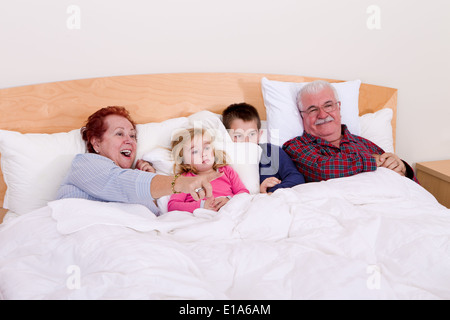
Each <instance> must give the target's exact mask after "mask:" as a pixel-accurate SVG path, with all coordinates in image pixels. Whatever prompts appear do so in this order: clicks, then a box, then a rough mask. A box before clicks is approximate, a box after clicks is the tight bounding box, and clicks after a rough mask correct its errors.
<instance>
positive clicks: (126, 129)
mask: <svg viewBox="0 0 450 320" xmlns="http://www.w3.org/2000/svg"><path fill="white" fill-rule="evenodd" d="M81 133H82V137H83V139H84V140H85V142H86V146H87V150H88V153H85V154H79V155H77V156H76V157H75V159H74V160H73V162H72V166H71V169H70V171H69V173H68V175H67V177H66V178H65V180H64V181H63V183H62V185H61V187H60V188H59V190H58V195H57V199H64V198H81V199H88V200H97V201H104V202H122V203H134V204H142V205H144V206H146V207H148V208H149V209H150V210H151V211H152V212H153V213H155V214H156V215H159V213H160V211H159V209H158V208H157V206H156V205H155V203H154V200H155V199H158V198H160V197H162V196H165V195H170V194H172V193H181V192H182V193H189V194H191V195H192V197H193V198H194V199H196V200H199V199H203V198H205V197H211V196H212V188H211V184H210V183H209V181H211V180H213V179H215V178H217V177H216V176H211V177H201V176H197V177H183V176H178V175H177V176H163V175H157V174H155V173H154V172H152V171H154V170H152V168H151V166H149V165H148V163H146V162H145V161H137V162H136V169H132V167H133V164H134V162H135V160H136V145H137V136H136V134H137V132H136V124H135V123H134V121H133V120H132V119H131V117H130V115H129V113H128V111H127V110H126V109H125V108H123V107H107V108H103V109H100V110H98V111H97V112H95V113H94V114H92V115H91V116H90V117H89V118H88V121H87V123H86V126H85V127H83V128H82V129H81Z"/></svg>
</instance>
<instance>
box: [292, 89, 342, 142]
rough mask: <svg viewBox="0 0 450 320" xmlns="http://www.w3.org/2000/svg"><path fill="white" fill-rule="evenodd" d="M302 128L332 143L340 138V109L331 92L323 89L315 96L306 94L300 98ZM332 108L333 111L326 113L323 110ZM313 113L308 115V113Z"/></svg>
mask: <svg viewBox="0 0 450 320" xmlns="http://www.w3.org/2000/svg"><path fill="white" fill-rule="evenodd" d="M302 104H303V110H300V111H306V112H302V113H301V114H302V117H303V127H304V130H305V131H306V132H307V133H309V134H311V135H313V136H315V137H319V138H322V139H325V140H327V141H333V140H336V139H338V138H339V137H340V136H341V108H340V105H339V104H338V102H337V101H336V98H335V96H334V94H333V91H332V90H331V89H329V88H325V89H324V90H322V91H320V92H319V93H317V94H306V95H304V96H303V97H302ZM330 106H334V107H335V110H333V111H329V112H326V111H325V110H324V107H325V109H327V108H329V107H330ZM311 110H315V112H312V113H308V111H311Z"/></svg>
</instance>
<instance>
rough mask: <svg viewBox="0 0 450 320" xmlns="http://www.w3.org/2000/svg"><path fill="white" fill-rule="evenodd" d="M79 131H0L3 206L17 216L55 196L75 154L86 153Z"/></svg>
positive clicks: (43, 204) (38, 206)
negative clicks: (34, 132) (35, 132)
mask: <svg viewBox="0 0 450 320" xmlns="http://www.w3.org/2000/svg"><path fill="white" fill-rule="evenodd" d="M85 152H86V146H85V143H84V141H83V139H82V138H81V134H80V130H79V129H77V130H73V131H70V132H68V133H55V134H21V133H19V132H14V131H6V130H0V153H1V155H2V158H1V159H2V160H1V166H2V172H3V177H4V179H5V182H6V184H7V187H8V188H7V190H6V195H5V201H4V204H3V207H4V208H6V209H9V210H11V211H12V212H14V213H17V214H19V215H23V214H26V213H28V212H31V211H33V210H35V209H39V208H41V207H44V206H46V205H47V202H48V201H52V200H54V199H55V196H56V193H57V191H58V188H59V186H60V184H61V182H62V180H63V179H64V177H65V176H66V174H67V172H68V170H69V168H70V166H71V164H72V160H73V158H74V157H75V155H77V154H79V153H85Z"/></svg>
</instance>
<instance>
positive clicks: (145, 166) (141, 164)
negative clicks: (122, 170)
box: [136, 159, 156, 173]
mask: <svg viewBox="0 0 450 320" xmlns="http://www.w3.org/2000/svg"><path fill="white" fill-rule="evenodd" d="M136 169H138V170H141V171H146V172H152V173H156V170H155V168H153V166H152V164H151V163H150V162H148V161H145V160H141V159H139V160H138V161H137V162H136Z"/></svg>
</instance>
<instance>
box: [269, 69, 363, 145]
mask: <svg viewBox="0 0 450 320" xmlns="http://www.w3.org/2000/svg"><path fill="white" fill-rule="evenodd" d="M307 83H308V82H302V83H296V82H281V81H273V80H268V79H267V78H263V79H262V81H261V85H262V93H263V99H264V105H265V107H266V115H267V129H268V134H269V137H268V138H269V141H270V142H271V143H273V144H276V145H279V146H281V145H283V144H284V143H285V142H286V141H288V140H290V139H292V138H295V137H297V136H301V135H302V134H303V123H302V119H301V116H300V113H299V111H298V108H297V94H298V92H299V91H300V89H301V88H302V87H303V86H304V85H305V84H307ZM331 85H332V86H334V87H335V89H336V91H337V93H338V96H339V100H340V101H341V118H342V123H343V124H346V125H347V127H348V129H349V130H350V132H351V133H353V134H356V135H360V127H359V126H360V125H359V110H358V101H359V88H360V86H361V80H354V81H347V82H339V83H332V84H331Z"/></svg>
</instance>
